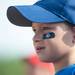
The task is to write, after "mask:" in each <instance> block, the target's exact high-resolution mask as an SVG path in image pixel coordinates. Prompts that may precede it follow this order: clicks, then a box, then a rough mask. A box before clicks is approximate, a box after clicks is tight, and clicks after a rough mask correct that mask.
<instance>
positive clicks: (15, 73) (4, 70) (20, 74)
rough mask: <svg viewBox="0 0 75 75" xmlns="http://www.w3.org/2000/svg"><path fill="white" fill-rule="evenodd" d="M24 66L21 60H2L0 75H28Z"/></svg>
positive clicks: (0, 62)
mask: <svg viewBox="0 0 75 75" xmlns="http://www.w3.org/2000/svg"><path fill="white" fill-rule="evenodd" d="M24 66H25V62H23V61H21V60H0V75H26V74H25V71H26V70H25V68H26V67H25V68H24Z"/></svg>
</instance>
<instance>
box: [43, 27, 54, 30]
mask: <svg viewBox="0 0 75 75" xmlns="http://www.w3.org/2000/svg"><path fill="white" fill-rule="evenodd" d="M42 29H43V30H47V29H55V27H42Z"/></svg>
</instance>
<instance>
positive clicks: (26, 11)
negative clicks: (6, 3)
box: [7, 5, 64, 26]
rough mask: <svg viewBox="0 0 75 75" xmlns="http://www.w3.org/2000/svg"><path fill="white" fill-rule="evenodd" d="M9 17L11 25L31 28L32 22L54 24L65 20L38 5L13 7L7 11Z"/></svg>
mask: <svg viewBox="0 0 75 75" xmlns="http://www.w3.org/2000/svg"><path fill="white" fill-rule="evenodd" d="M7 17H8V19H9V20H10V22H11V23H13V24H15V25H18V26H31V25H32V22H39V23H54V22H62V21H64V19H62V18H60V17H58V16H56V15H55V14H53V13H52V12H49V11H47V10H45V9H44V8H42V7H39V6H37V5H29V6H11V7H9V8H8V10H7Z"/></svg>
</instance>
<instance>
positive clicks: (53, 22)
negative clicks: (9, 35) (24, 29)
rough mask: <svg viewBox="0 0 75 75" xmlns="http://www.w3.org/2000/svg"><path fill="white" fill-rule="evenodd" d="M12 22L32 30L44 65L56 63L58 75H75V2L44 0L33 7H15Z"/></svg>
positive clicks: (9, 12)
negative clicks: (29, 27) (30, 27)
mask: <svg viewBox="0 0 75 75" xmlns="http://www.w3.org/2000/svg"><path fill="white" fill-rule="evenodd" d="M7 16H8V19H9V20H10V21H11V22H12V23H13V24H15V25H18V26H32V29H33V31H34V32H35V36H34V37H33V43H34V47H35V50H36V53H37V54H38V57H39V58H40V60H41V61H43V62H48V63H50V62H53V63H54V66H55V69H56V74H55V75H75V0H41V1H38V2H36V3H35V4H33V5H30V6H11V7H9V8H8V10H7Z"/></svg>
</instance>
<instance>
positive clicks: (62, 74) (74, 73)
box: [55, 65, 75, 75]
mask: <svg viewBox="0 0 75 75" xmlns="http://www.w3.org/2000/svg"><path fill="white" fill-rule="evenodd" d="M55 75H75V65H71V66H68V67H66V68H63V69H62V70H60V71H58V72H57V73H56V74H55Z"/></svg>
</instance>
